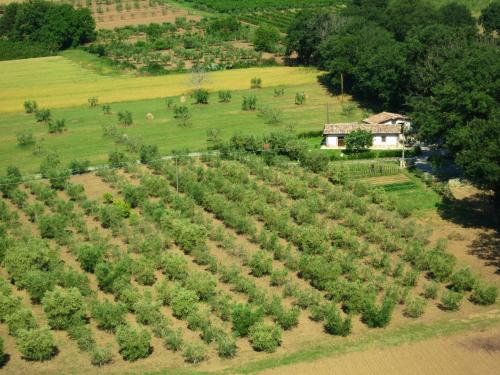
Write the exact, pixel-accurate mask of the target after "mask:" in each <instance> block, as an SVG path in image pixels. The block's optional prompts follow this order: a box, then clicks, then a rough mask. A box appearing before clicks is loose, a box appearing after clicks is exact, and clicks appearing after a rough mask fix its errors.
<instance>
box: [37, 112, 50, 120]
mask: <svg viewBox="0 0 500 375" xmlns="http://www.w3.org/2000/svg"><path fill="white" fill-rule="evenodd" d="M35 119H36V121H37V122H49V120H50V109H37V110H36V111H35Z"/></svg>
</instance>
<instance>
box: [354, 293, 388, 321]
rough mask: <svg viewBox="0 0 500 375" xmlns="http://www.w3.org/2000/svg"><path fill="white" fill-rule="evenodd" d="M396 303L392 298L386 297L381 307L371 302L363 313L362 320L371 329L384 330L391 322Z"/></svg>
mask: <svg viewBox="0 0 500 375" xmlns="http://www.w3.org/2000/svg"><path fill="white" fill-rule="evenodd" d="M394 306H395V301H394V299H393V298H392V297H391V296H388V295H386V296H385V297H384V300H383V301H382V305H381V306H380V307H378V306H376V304H375V302H374V301H373V300H370V301H369V302H368V303H367V304H366V306H365V309H364V311H363V314H362V317H361V320H362V321H363V323H365V324H366V325H367V326H368V327H370V328H382V327H385V326H387V325H388V324H389V322H390V321H391V316H392V311H393V310H394Z"/></svg>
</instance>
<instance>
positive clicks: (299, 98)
mask: <svg viewBox="0 0 500 375" xmlns="http://www.w3.org/2000/svg"><path fill="white" fill-rule="evenodd" d="M305 102H306V94H305V93H303V92H298V93H296V94H295V104H297V105H302V104H304V103H305Z"/></svg>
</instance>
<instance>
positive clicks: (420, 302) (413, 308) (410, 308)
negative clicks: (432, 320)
mask: <svg viewBox="0 0 500 375" xmlns="http://www.w3.org/2000/svg"><path fill="white" fill-rule="evenodd" d="M426 305H427V303H426V301H425V299H423V298H420V297H415V298H408V299H407V300H406V305H405V308H404V310H403V314H404V315H405V316H407V317H410V318H418V317H419V316H421V315H422V314H423V313H424V311H425V306H426Z"/></svg>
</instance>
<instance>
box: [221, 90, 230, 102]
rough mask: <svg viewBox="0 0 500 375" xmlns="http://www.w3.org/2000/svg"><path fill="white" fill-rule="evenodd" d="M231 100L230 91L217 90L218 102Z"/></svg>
mask: <svg viewBox="0 0 500 375" xmlns="http://www.w3.org/2000/svg"><path fill="white" fill-rule="evenodd" d="M230 101H231V91H228V90H221V91H219V102H221V103H229V102H230Z"/></svg>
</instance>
